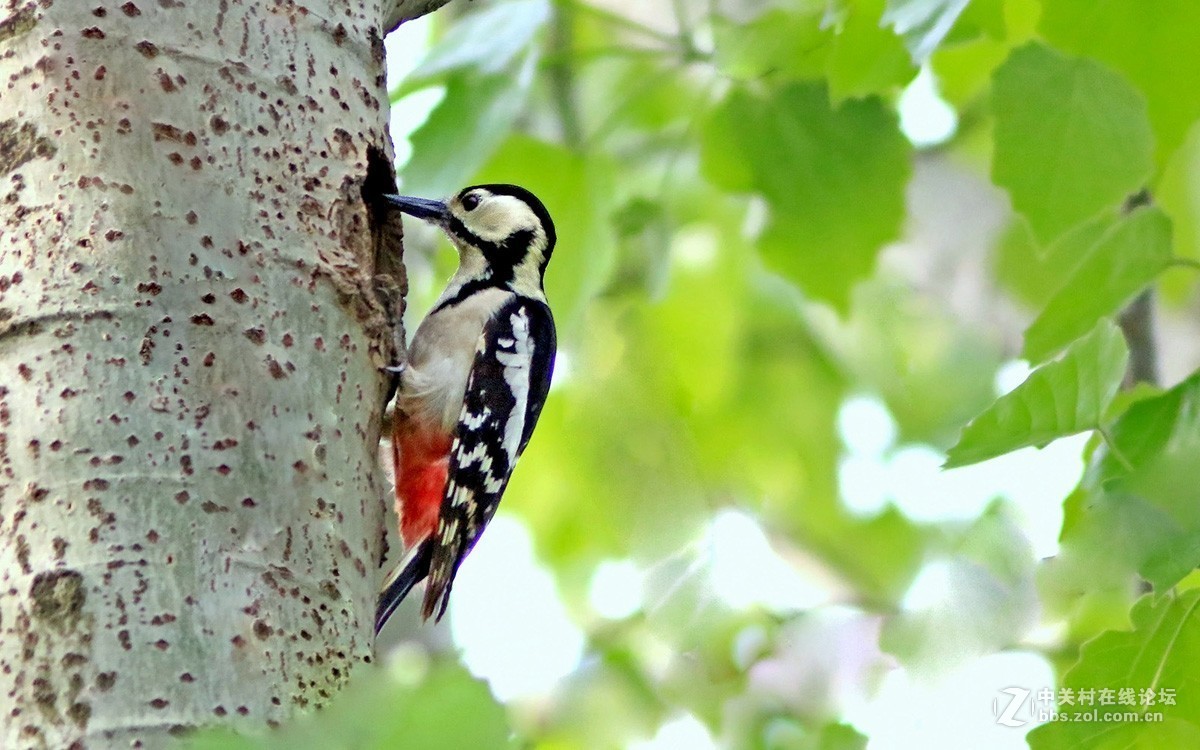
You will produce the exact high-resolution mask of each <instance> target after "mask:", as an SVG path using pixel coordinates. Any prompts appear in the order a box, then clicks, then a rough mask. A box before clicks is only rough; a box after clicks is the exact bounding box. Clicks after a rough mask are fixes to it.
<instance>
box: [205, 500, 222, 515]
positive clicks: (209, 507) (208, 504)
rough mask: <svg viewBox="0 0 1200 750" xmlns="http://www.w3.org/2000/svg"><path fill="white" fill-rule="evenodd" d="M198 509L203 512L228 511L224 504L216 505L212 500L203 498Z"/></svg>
mask: <svg viewBox="0 0 1200 750" xmlns="http://www.w3.org/2000/svg"><path fill="white" fill-rule="evenodd" d="M200 510H202V511H204V512H205V513H228V512H229V508H226V507H225V506H224V505H217V504H216V503H214V502H213V501H212V500H205V501H204V502H203V503H202V504H201V505H200Z"/></svg>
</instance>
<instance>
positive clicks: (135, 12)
mask: <svg viewBox="0 0 1200 750" xmlns="http://www.w3.org/2000/svg"><path fill="white" fill-rule="evenodd" d="M121 12H122V13H124V14H125V15H127V16H129V17H130V18H133V17H134V16H140V15H142V11H141V9H140V8H138V7H137V6H136V5H134V4H133V3H125V4H124V5H122V6H121Z"/></svg>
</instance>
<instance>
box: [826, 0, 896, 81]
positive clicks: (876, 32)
mask: <svg viewBox="0 0 1200 750" xmlns="http://www.w3.org/2000/svg"><path fill="white" fill-rule="evenodd" d="M882 12H883V0H857V2H855V3H853V4H852V5H851V6H850V8H849V15H848V17H847V18H846V20H845V22H844V23H843V24H842V28H841V30H840V32H839V33H838V34H837V35H836V36H834V39H833V50H832V52H831V54H830V55H829V59H828V60H827V61H826V64H825V69H826V78H827V79H828V81H829V94H830V96H831V97H832V98H833V99H834V100H835V101H837V100H841V99H845V98H846V97H858V96H867V95H869V94H875V93H886V92H888V91H891V90H893V89H895V88H898V87H901V86H903V85H904V84H906V83H908V82H909V81H911V80H912V79H913V77H914V76H915V75H916V74H917V67H916V65H914V64H913V61H912V58H911V57H910V56H909V54H908V50H906V49H905V48H904V41H903V40H902V39H901V38H900V37H898V36H896V34H895V33H893V32H892V30H891V29H890V28H888V27H887V26H884V25H882V23H881V21H880V16H881V14H882Z"/></svg>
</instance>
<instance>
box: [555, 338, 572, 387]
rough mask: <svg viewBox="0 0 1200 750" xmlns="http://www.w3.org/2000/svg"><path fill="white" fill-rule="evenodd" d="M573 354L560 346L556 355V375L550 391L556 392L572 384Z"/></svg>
mask: <svg viewBox="0 0 1200 750" xmlns="http://www.w3.org/2000/svg"><path fill="white" fill-rule="evenodd" d="M572 365H573V362H572V361H571V353H570V352H569V351H567V350H566V349H564V348H563V347H562V346H559V348H558V351H556V352H555V353H554V374H553V376H552V378H553V379H552V380H551V381H550V390H552V391H556V390H558V389H559V388H562V387H563V386H565V385H566V384H567V383H569V382H571V373H572Z"/></svg>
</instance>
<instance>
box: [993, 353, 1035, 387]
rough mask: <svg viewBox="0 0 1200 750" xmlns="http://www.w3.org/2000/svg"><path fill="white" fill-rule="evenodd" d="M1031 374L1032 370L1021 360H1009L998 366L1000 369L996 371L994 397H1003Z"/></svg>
mask: <svg viewBox="0 0 1200 750" xmlns="http://www.w3.org/2000/svg"><path fill="white" fill-rule="evenodd" d="M1031 372H1033V368H1032V367H1030V366H1029V363H1028V362H1026V361H1025V360H1023V359H1010V360H1009V361H1007V362H1005V363H1004V364H1002V365H1000V369H998V370H996V381H995V384H994V387H995V388H996V395H997V396H1003V395H1005V394H1007V393H1010V392H1012V390H1013V389H1014V388H1016V387H1017V386H1019V385H1020V384H1021V383H1024V382H1025V378H1027V377H1029V373H1031Z"/></svg>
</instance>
